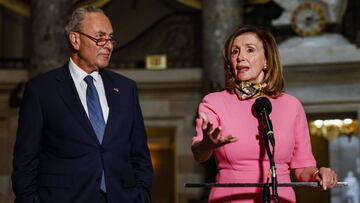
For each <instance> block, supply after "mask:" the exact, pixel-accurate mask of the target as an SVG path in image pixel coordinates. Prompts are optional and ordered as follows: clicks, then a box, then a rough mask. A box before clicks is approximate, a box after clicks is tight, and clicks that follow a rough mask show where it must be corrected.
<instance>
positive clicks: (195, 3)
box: [177, 0, 202, 10]
mask: <svg viewBox="0 0 360 203" xmlns="http://www.w3.org/2000/svg"><path fill="white" fill-rule="evenodd" d="M177 1H178V2H179V3H182V4H185V5H186V6H189V7H191V8H195V9H199V10H200V9H201V7H202V6H201V2H200V0H177Z"/></svg>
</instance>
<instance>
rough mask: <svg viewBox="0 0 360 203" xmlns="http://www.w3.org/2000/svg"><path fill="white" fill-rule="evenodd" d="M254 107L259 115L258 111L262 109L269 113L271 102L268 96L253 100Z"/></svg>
mask: <svg viewBox="0 0 360 203" xmlns="http://www.w3.org/2000/svg"><path fill="white" fill-rule="evenodd" d="M254 108H255V112H256V113H257V114H258V115H260V112H261V111H263V110H264V109H265V110H266V112H267V113H268V114H270V113H271V110H272V108H271V102H270V100H269V99H268V98H266V97H259V98H257V99H256V100H255V103H254Z"/></svg>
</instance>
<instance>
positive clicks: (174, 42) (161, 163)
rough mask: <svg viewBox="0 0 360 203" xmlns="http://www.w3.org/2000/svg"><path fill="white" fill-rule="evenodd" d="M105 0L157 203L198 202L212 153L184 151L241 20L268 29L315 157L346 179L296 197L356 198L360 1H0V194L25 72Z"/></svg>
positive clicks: (54, 54)
mask: <svg viewBox="0 0 360 203" xmlns="http://www.w3.org/2000/svg"><path fill="white" fill-rule="evenodd" d="M86 4H92V5H94V6H96V7H100V8H102V9H103V10H104V11H105V13H106V14H107V15H108V16H109V18H110V20H111V21H112V24H113V28H114V33H115V37H116V38H117V39H119V41H120V47H119V48H117V49H116V50H114V53H113V56H112V60H111V64H110V67H109V68H111V69H113V70H114V71H116V72H118V73H121V74H123V75H125V76H127V77H130V78H132V79H133V80H135V81H136V82H137V83H138V85H139V90H140V101H141V107H142V110H143V114H144V119H145V125H146V128H147V132H148V139H149V147H150V150H151V156H152V160H153V165H154V172H155V176H154V185H153V191H152V196H153V202H154V203H202V202H206V200H207V192H208V191H207V190H205V189H201V188H185V187H184V184H185V183H190V182H191V183H200V182H213V181H214V171H215V168H214V163H213V162H212V161H209V162H208V163H206V164H202V165H201V164H198V163H196V162H195V161H194V160H193V157H192V153H191V150H190V145H191V138H192V136H193V135H194V120H195V118H196V112H197V106H198V104H199V102H200V99H201V98H202V96H203V95H204V94H207V93H209V92H211V91H216V90H219V89H221V88H222V87H223V85H224V81H223V77H224V74H223V65H222V48H223V45H224V42H225V40H226V38H227V37H228V36H229V35H230V34H231V33H232V31H233V30H234V29H235V27H236V26H238V25H240V24H253V25H259V26H263V27H266V28H268V29H269V30H271V32H272V33H273V34H274V35H275V37H276V40H277V43H278V45H279V48H280V53H281V56H282V63H283V67H284V75H285V82H286V92H288V93H290V94H292V95H294V96H296V97H298V98H299V99H300V100H301V102H302V103H303V105H304V107H305V111H306V113H307V116H308V120H309V128H310V132H311V140H312V145H313V152H314V154H315V156H316V159H317V161H318V165H319V166H330V167H332V168H334V169H335V170H336V171H337V172H338V174H339V179H340V180H341V181H344V180H346V181H348V182H349V183H351V185H350V187H348V188H347V189H345V188H336V189H333V190H331V191H326V192H325V191H320V190H319V189H314V188H297V189H296V192H297V193H298V195H297V198H298V202H313V201H314V200H315V199H316V201H317V202H332V203H345V202H346V203H348V202H352V203H358V202H359V193H360V192H359V186H358V180H359V178H360V149H359V144H360V140H359V130H358V129H359V127H358V121H359V118H360V116H359V114H360V23H359V20H360V1H359V0H306V1H305V0H304V1H302V0H225V1H223V0H203V1H201V0H121V1H117V0H0V202H1V203H10V202H13V201H14V197H13V193H12V188H11V171H12V150H13V144H14V141H15V136H16V129H17V119H18V117H17V114H18V110H19V104H20V102H21V97H22V91H23V87H24V83H25V82H26V81H27V80H28V79H29V78H30V77H33V76H35V75H37V74H39V73H42V72H45V71H47V70H50V69H53V68H56V67H59V66H61V65H63V64H64V63H66V61H67V60H68V54H69V51H68V49H67V42H66V40H65V35H64V29H63V28H64V26H65V24H66V22H67V20H68V18H69V15H70V13H71V11H72V10H73V9H74V8H76V7H78V6H81V5H86Z"/></svg>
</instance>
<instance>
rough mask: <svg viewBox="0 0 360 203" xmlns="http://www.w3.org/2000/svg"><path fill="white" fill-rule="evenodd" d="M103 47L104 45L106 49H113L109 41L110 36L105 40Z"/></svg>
mask: <svg viewBox="0 0 360 203" xmlns="http://www.w3.org/2000/svg"><path fill="white" fill-rule="evenodd" d="M104 47H106V48H108V49H113V48H114V45H113V43H112V42H111V38H110V39H108V40H107V41H106V43H105V45H104Z"/></svg>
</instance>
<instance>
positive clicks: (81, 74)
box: [69, 58, 100, 84]
mask: <svg viewBox="0 0 360 203" xmlns="http://www.w3.org/2000/svg"><path fill="white" fill-rule="evenodd" d="M69 68H70V74H71V75H72V76H73V79H74V82H75V83H76V84H79V83H81V82H83V81H84V78H85V77H86V76H87V75H89V74H87V73H86V72H85V71H84V70H83V69H81V68H80V67H79V66H78V65H76V64H75V63H74V61H73V60H72V59H71V58H70V62H69ZM90 75H91V76H92V77H93V78H94V81H95V82H98V81H99V77H100V74H99V71H98V70H97V71H93V72H92V73H91V74H90Z"/></svg>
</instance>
